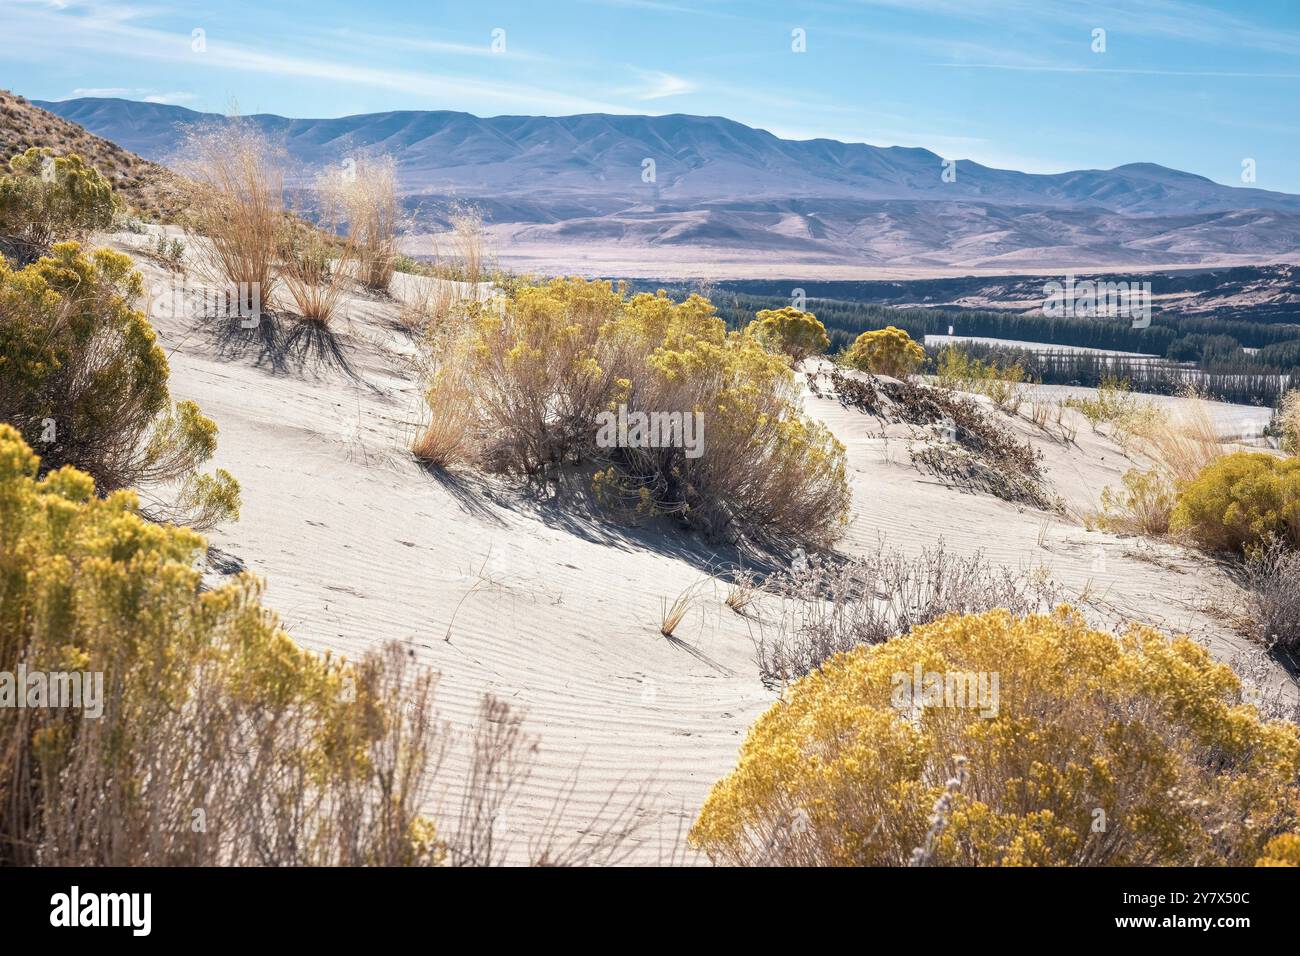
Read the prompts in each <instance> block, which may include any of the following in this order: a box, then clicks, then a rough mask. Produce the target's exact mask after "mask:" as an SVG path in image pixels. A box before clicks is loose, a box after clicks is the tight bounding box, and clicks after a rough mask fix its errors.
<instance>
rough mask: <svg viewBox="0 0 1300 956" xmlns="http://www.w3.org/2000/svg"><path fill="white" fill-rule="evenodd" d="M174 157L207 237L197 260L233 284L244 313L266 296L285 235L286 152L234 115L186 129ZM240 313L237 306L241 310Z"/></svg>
mask: <svg viewBox="0 0 1300 956" xmlns="http://www.w3.org/2000/svg"><path fill="white" fill-rule="evenodd" d="M180 156H181V158H180V159H179V160H177V163H176V165H177V167H178V168H179V169H180V170H181V172H183V173H184V174H185V175H186V176H187V177H188V178H189V180H190V182H189V183H188V194H187V201H188V207H189V219H190V223H191V225H192V227H193V228H194V229H195V230H196V231H197V232H198V233H200V234H201V235H202V236H204V237H206V239H207V240H208V241H207V242H206V243H191V245H193V246H195V248H197V249H199V250H201V252H200V255H199V256H198V265H199V269H200V271H201V272H202V273H203V275H204V277H205V278H206V279H207V280H208V281H209V282H212V283H213V284H216V285H220V286H231V287H233V288H234V289H236V290H238V292H239V296H240V301H239V305H240V307H241V310H248V312H249V313H250V314H252V313H253V312H255V311H257V310H259V309H260V307H261V305H262V304H264V303H268V302H270V301H271V296H272V294H273V293H274V291H275V289H276V285H277V282H278V279H279V276H278V274H277V268H276V267H277V264H278V262H279V259H280V255H281V250H282V247H283V245H284V242H285V233H286V229H287V217H286V214H285V207H284V164H285V160H284V156H283V153H282V151H280V150H278V149H276V148H274V147H273V146H272V145H271V144H270V143H269V142H268V140H267V139H266V137H265V136H264V135H263V134H261V133H260V132H259V131H258V130H256V129H255V128H253V127H252V126H251V125H249V124H247V123H244V122H241V121H239V120H237V119H234V120H229V121H227V122H225V123H222V124H218V125H213V126H204V127H195V128H191V129H190V130H189V131H188V132H187V133H186V136H185V145H184V146H183V148H182V151H181V153H180ZM241 314H242V311H241Z"/></svg>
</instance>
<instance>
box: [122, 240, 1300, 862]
mask: <svg viewBox="0 0 1300 956" xmlns="http://www.w3.org/2000/svg"><path fill="white" fill-rule="evenodd" d="M108 241H111V242H112V243H113V244H115V245H117V246H118V247H119V248H127V249H128V251H132V250H134V249H136V248H138V247H139V245H140V244H141V243H142V241H143V237H139V236H131V235H119V236H114V237H110V238H109V240H108ZM137 259H138V261H139V263H140V266H141V269H142V271H143V272H144V273H145V276H146V287H150V286H163V287H166V285H167V284H168V282H169V278H168V274H167V273H166V272H165V271H164V270H162V269H161V268H160V267H158V266H157V265H156V264H155V263H153V262H151V261H149V260H148V259H145V258H144V257H137ZM400 278H401V282H400V283H399V284H398V289H397V292H398V294H399V295H403V294H406V292H407V289H406V283H407V282H408V277H400ZM345 312H346V315H345V317H344V318H343V319H341V320H339V321H338V322H337V326H336V327H337V332H338V345H339V349H340V355H341V356H342V360H340V359H338V358H337V357H335V356H333V355H324V356H322V355H320V354H316V355H312V354H308V355H306V356H305V357H304V356H303V355H299V354H294V353H292V352H290V353H289V354H281V353H279V352H278V351H277V350H268V349H265V348H262V347H260V346H258V345H256V344H255V340H251V339H245V340H242V341H236V342H231V341H225V342H224V343H223V341H222V339H221V337H220V336H219V334H218V331H217V329H216V328H215V327H214V325H213V324H212V323H210V322H209V323H203V322H196V321H194V320H192V319H187V318H184V317H175V316H173V317H161V318H160V317H155V318H154V322H155V325H156V326H157V327H158V330H159V335H160V340H161V342H162V343H163V345H164V347H165V348H166V349H167V350H168V352H169V355H170V362H171V368H172V390H173V393H174V394H175V395H176V397H178V398H189V399H194V400H196V401H198V402H199V404H200V406H201V407H202V408H203V410H204V412H205V413H206V414H207V415H209V416H211V417H212V418H213V419H215V421H216V422H217V423H218V425H219V427H220V430H221V434H220V444H219V450H218V454H217V458H216V461H215V464H216V465H218V466H221V467H225V468H228V469H229V470H230V471H231V472H232V473H233V474H234V475H235V476H236V477H237V478H238V479H239V481H240V483H241V485H242V489H243V498H244V508H243V514H242V517H241V519H240V520H239V521H238V522H237V523H235V524H231V525H229V526H227V527H223V528H221V529H219V530H218V531H216V532H215V533H213V534H212V535H211V536H210V537H211V542H212V545H213V546H214V549H215V550H214V552H213V556H214V559H215V565H216V566H217V567H218V568H219V570H225V571H232V570H235V569H237V568H240V567H242V568H246V569H247V570H249V571H251V572H253V573H254V574H256V575H258V576H259V577H261V578H263V579H264V580H265V582H266V592H265V601H266V603H267V604H268V605H269V606H270V607H272V608H274V609H275V610H276V611H277V612H279V614H280V615H281V617H282V619H283V623H284V625H285V627H286V628H287V630H288V631H289V633H290V634H291V635H292V636H293V637H294V638H295V639H296V640H297V641H299V642H300V643H301V644H302V645H304V646H306V647H309V648H313V649H320V650H324V649H332V650H334V651H338V652H343V653H345V654H347V655H349V656H360V655H361V654H363V653H365V652H366V651H368V650H371V649H374V648H377V647H378V646H380V645H381V644H382V643H384V642H386V641H399V642H402V644H403V645H405V646H406V647H408V648H409V649H410V650H411V651H412V652H413V654H414V655H415V658H416V659H417V660H418V662H419V663H420V664H422V665H426V666H428V667H430V668H433V669H436V670H437V671H439V672H440V673H441V682H440V685H439V690H438V701H439V707H440V712H441V714H442V716H443V717H444V718H446V719H447V720H449V721H450V722H451V723H452V724H453V725H454V726H457V727H464V726H466V724H467V722H468V721H469V720H470V718H471V717H472V715H473V713H474V711H475V709H476V707H477V705H478V702H479V700H480V698H481V696H482V695H483V694H484V693H485V692H491V693H493V694H495V695H497V696H499V697H501V698H503V699H505V700H506V701H508V702H510V703H511V704H512V705H513V706H516V707H518V708H520V709H522V710H523V711H525V712H526V713H527V717H528V728H529V730H530V731H531V732H532V733H534V734H536V735H537V736H538V737H539V739H540V751H539V756H538V762H537V766H536V769H535V771H534V773H533V775H532V777H531V778H530V779H529V780H528V782H527V784H526V786H525V789H524V793H523V797H522V798H521V799H520V801H519V802H518V804H517V805H516V806H514V807H511V808H510V809H509V810H508V811H507V813H506V816H505V818H503V819H502V820H501V821H499V822H500V824H501V827H500V829H501V831H502V832H503V833H505V834H508V835H509V837H508V839H510V840H512V841H513V842H514V844H515V845H516V846H517V847H518V848H519V849H520V852H522V848H523V847H525V846H526V845H527V844H528V843H529V842H530V840H534V839H536V837H537V835H538V833H539V832H540V831H541V830H542V829H543V828H544V827H545V826H546V820H547V818H548V814H552V811H553V810H554V809H555V806H556V803H557V800H558V801H560V802H561V803H562V804H563V805H562V806H561V807H560V809H559V810H558V812H556V813H554V814H553V815H552V816H551V820H552V823H554V824H555V825H556V829H557V831H558V832H559V833H560V834H561V835H563V836H568V835H576V834H579V833H581V832H583V831H584V828H585V827H587V826H589V824H590V820H591V818H592V817H593V816H595V815H597V814H599V813H600V812H601V810H602V807H606V808H609V807H611V806H612V808H613V809H615V810H616V809H618V808H620V807H623V806H627V805H639V806H640V811H639V815H640V816H641V817H642V819H643V823H644V827H643V829H642V831H641V832H640V834H639V836H638V842H637V845H636V852H635V854H634V856H633V859H636V860H639V861H642V862H654V861H657V860H664V859H668V858H672V857H674V856H676V857H677V858H682V856H683V851H682V850H681V849H680V844H681V842H682V838H683V837H684V833H685V830H686V828H687V827H688V826H689V823H690V821H691V819H692V818H693V815H694V813H695V811H696V810H697V809H698V807H699V806H700V804H701V802H702V801H703V799H704V797H705V795H706V794H707V792H708V789H709V787H710V785H711V784H712V783H713V782H714V781H715V780H716V779H717V778H718V777H719V776H721V775H722V774H724V773H725V772H726V771H727V770H729V769H730V768H731V767H732V766H733V765H734V762H735V757H736V751H737V748H738V746H739V744H740V742H741V740H742V739H743V735H744V733H745V731H746V729H747V728H748V727H749V725H750V724H751V723H752V722H753V720H754V719H755V718H756V717H757V716H758V715H759V714H760V713H761V712H762V711H763V710H764V709H765V708H766V707H767V706H769V705H770V704H771V703H772V701H773V700H774V697H775V695H774V693H773V692H772V691H769V690H766V689H764V687H763V686H762V684H761V683H760V681H759V679H758V672H757V667H756V665H755V662H754V648H753V640H752V636H751V635H752V633H753V631H754V629H755V628H756V627H758V626H760V625H758V624H756V623H755V622H754V621H752V620H748V619H746V618H744V617H741V616H739V615H737V614H735V613H733V612H732V611H731V610H730V609H728V608H727V607H726V606H725V605H724V603H723V598H724V591H723V589H722V588H721V587H720V586H717V585H715V584H714V583H713V582H712V581H710V580H709V576H708V570H709V568H710V567H713V566H715V565H716V564H717V563H718V562H719V561H720V560H721V557H720V556H719V555H718V554H716V553H715V552H713V551H712V550H711V549H710V548H708V547H706V546H705V545H703V544H701V543H700V542H698V541H696V540H695V539H693V538H690V537H679V536H675V535H671V534H666V533H663V532H659V531H649V530H637V529H633V528H620V527H615V526H611V525H609V524H607V523H603V522H593V521H591V520H589V519H588V518H586V517H585V516H583V515H581V514H576V513H571V512H567V511H566V510H565V509H563V508H562V507H560V506H559V505H558V504H557V503H556V502H553V501H540V502H539V501H536V500H532V499H529V498H527V497H524V496H522V495H520V494H518V493H517V492H515V491H514V490H512V489H511V488H510V487H509V486H506V485H502V484H499V483H495V482H487V481H483V480H480V479H478V478H476V477H474V476H473V475H469V474H467V475H465V476H464V477H463V478H459V479H456V480H450V481H449V480H438V479H436V478H434V477H432V476H431V475H430V474H429V473H427V472H426V471H424V470H423V469H421V468H420V467H419V466H418V465H417V464H416V463H415V462H414V461H413V460H412V459H411V458H410V456H409V455H408V454H407V453H406V451H405V449H406V447H407V445H408V443H409V440H410V437H411V436H412V434H413V432H414V430H415V429H416V427H417V425H418V423H419V420H420V416H421V401H420V392H419V388H418V385H417V382H416V377H415V375H414V371H413V369H412V367H411V364H410V362H411V359H412V357H413V355H414V349H413V348H412V345H411V343H410V341H409V337H408V336H407V334H406V333H405V332H404V331H403V330H402V328H401V326H400V324H399V322H398V316H399V307H398V305H397V303H395V302H394V301H392V300H389V299H381V298H377V297H365V296H361V295H354V296H351V297H349V298H348V300H347V302H346V305H345ZM807 402H808V407H809V409H810V410H811V411H812V412H813V413H814V414H816V415H818V416H820V417H821V418H823V419H824V420H825V421H826V422H827V423H828V424H829V425H830V427H831V428H832V429H833V430H834V431H835V433H836V434H837V435H838V436H839V437H840V438H841V439H842V440H843V441H844V442H845V444H846V445H847V447H848V456H849V463H850V475H851V480H852V490H853V497H854V514H853V520H852V523H851V526H850V527H849V529H848V532H847V534H846V536H845V539H844V541H843V542H842V547H843V548H844V550H846V551H849V552H861V551H865V550H870V549H874V548H875V547H876V546H877V543H878V542H879V541H880V540H882V539H883V540H884V541H885V542H886V543H887V544H888V545H890V546H894V547H898V548H901V549H903V550H906V551H911V552H915V551H919V550H920V549H921V548H923V547H925V546H927V545H930V544H933V543H935V542H936V541H937V540H938V539H940V538H942V539H943V540H944V541H945V542H946V544H947V545H948V546H949V547H951V548H953V549H956V550H958V551H961V552H964V553H968V552H972V551H975V550H978V549H984V550H985V551H986V552H987V554H988V556H989V557H990V558H991V559H992V560H994V561H996V562H999V563H1003V564H1006V565H1010V566H1013V567H1026V568H1027V567H1034V566H1039V565H1041V566H1044V567H1046V568H1047V569H1048V570H1049V571H1050V573H1051V574H1052V575H1053V576H1054V577H1055V578H1056V579H1057V580H1058V581H1059V582H1060V583H1061V584H1062V586H1063V587H1064V588H1065V589H1066V591H1067V593H1069V594H1075V595H1077V594H1078V593H1079V592H1081V591H1084V590H1087V591H1089V592H1090V593H1091V594H1092V595H1093V596H1094V597H1095V598H1096V600H1097V606H1098V608H1099V611H1098V613H1099V614H1103V615H1105V614H1110V615H1113V616H1114V617H1115V618H1119V617H1131V618H1134V619H1139V620H1144V621H1149V622H1151V623H1154V624H1158V625H1160V626H1162V627H1165V628H1167V629H1171V630H1179V631H1186V632H1188V633H1191V634H1193V635H1195V636H1196V637H1197V638H1199V639H1201V640H1203V641H1205V642H1206V643H1207V644H1208V646H1209V647H1210V648H1211V650H1212V651H1213V652H1214V653H1215V654H1216V655H1218V656H1219V657H1221V658H1224V659H1230V658H1231V657H1232V656H1233V655H1235V654H1237V653H1239V652H1241V651H1243V650H1247V649H1248V648H1249V642H1248V641H1246V640H1245V639H1244V638H1242V637H1241V636H1239V635H1237V634H1236V633H1234V632H1233V630H1232V629H1231V628H1230V627H1229V626H1228V625H1227V624H1226V623H1225V622H1224V620H1223V618H1222V616H1221V615H1220V614H1218V613H1216V611H1215V610H1214V609H1215V608H1216V607H1217V608H1222V607H1227V606H1229V605H1230V604H1231V602H1232V600H1233V599H1234V596H1233V587H1232V585H1231V584H1230V583H1229V582H1228V580H1227V578H1226V577H1225V575H1224V574H1222V573H1221V572H1220V571H1218V570H1216V569H1215V568H1214V567H1213V565H1211V564H1210V563H1209V562H1207V561H1206V560H1204V559H1203V558H1200V557H1198V556H1196V555H1194V554H1190V553H1188V552H1186V551H1184V550H1182V549H1180V548H1177V547H1173V546H1169V545H1163V544H1151V543H1145V542H1141V541H1137V540H1134V539H1126V538H1121V537H1117V536H1114V535H1109V534H1102V533H1095V532H1088V531H1085V530H1084V529H1083V528H1082V527H1081V526H1079V525H1078V524H1077V523H1073V522H1071V521H1067V520H1065V519H1063V518H1061V517H1060V516H1058V515H1056V514H1048V513H1043V512H1039V511H1036V510H1033V509H1027V508H1024V507H1019V506H1016V505H1014V504H1009V503H1007V502H1004V501H1001V500H998V499H995V498H992V497H988V496H984V495H977V494H967V493H963V492H960V491H957V490H954V489H952V488H950V487H946V486H944V485H942V484H940V483H938V482H937V481H935V480H933V479H931V478H928V477H927V476H924V475H922V474H920V473H919V472H918V471H916V470H915V469H914V468H913V467H912V466H911V465H910V464H909V459H908V454H907V450H906V443H905V442H904V441H903V440H901V439H899V438H887V437H881V436H879V435H878V434H877V432H878V431H879V429H878V428H877V427H876V425H875V423H874V419H868V418H867V417H866V416H864V415H862V414H861V413H860V412H858V411H856V410H852V409H845V408H843V407H841V406H840V405H839V403H838V402H836V401H833V400H830V399H825V398H814V397H812V396H811V395H809V396H808V397H807ZM1246 411H1249V410H1246ZM1225 414H1228V415H1229V416H1230V417H1231V415H1235V414H1236V412H1231V411H1230V412H1227V413H1225ZM1015 427H1017V428H1018V429H1020V430H1021V431H1023V432H1024V434H1025V435H1027V436H1029V437H1030V438H1031V439H1032V440H1034V441H1035V443H1036V444H1039V445H1040V446H1041V447H1042V448H1043V449H1044V450H1045V452H1046V454H1047V463H1048V470H1049V472H1050V475H1051V479H1052V483H1053V485H1054V486H1055V489H1054V490H1055V492H1056V493H1057V494H1059V495H1061V496H1062V498H1063V499H1065V501H1066V502H1067V503H1068V504H1069V506H1070V507H1072V508H1074V509H1084V508H1087V507H1090V506H1092V505H1093V504H1094V503H1095V501H1096V496H1097V494H1098V493H1099V492H1100V490H1101V488H1102V487H1104V486H1105V485H1107V484H1113V483H1115V482H1117V481H1118V479H1119V476H1120V475H1121V474H1122V473H1123V471H1124V470H1125V469H1126V468H1128V467H1130V466H1131V465H1132V462H1130V461H1129V460H1128V459H1126V458H1125V457H1124V456H1123V455H1122V454H1121V452H1120V451H1119V449H1118V448H1117V447H1115V446H1114V445H1113V444H1112V443H1110V442H1109V441H1108V440H1107V439H1105V438H1102V437H1098V436H1095V435H1092V434H1091V433H1090V432H1089V431H1088V428H1087V425H1086V424H1081V427H1080V428H1079V430H1078V443H1077V445H1066V444H1063V443H1061V442H1059V441H1056V440H1052V439H1049V438H1046V437H1045V436H1043V435H1042V433H1041V432H1039V431H1038V430H1037V429H1036V428H1035V427H1034V426H1032V425H1031V424H1030V423H1028V422H1025V421H1023V420H1018V421H1017V422H1016V425H1015ZM214 576H219V572H214ZM689 588H695V589H696V591H695V595H696V599H695V601H694V603H693V605H692V607H691V610H690V612H689V613H688V615H687V617H686V619H685V621H684V622H683V624H682V625H681V627H680V628H679V629H678V631H677V635H676V639H675V640H669V639H666V638H664V637H663V636H662V635H661V634H660V633H659V622H660V616H661V606H662V602H663V601H665V600H667V601H669V602H671V601H672V600H673V599H674V598H676V597H677V596H678V595H679V594H681V593H682V592H683V591H685V590H687V589H689ZM763 613H764V612H763V611H762V610H761V609H760V610H759V612H758V614H759V616H760V617H761V616H762V614H763ZM1274 677H1275V679H1277V680H1282V678H1281V677H1280V676H1278V675H1276V674H1275V675H1274ZM459 759H460V758H459V757H457V756H455V755H454V754H453V756H451V757H449V758H448V763H447V768H448V770H449V772H448V773H446V774H443V775H442V777H441V778H440V779H443V780H451V781H452V784H451V786H452V787H453V788H454V785H455V784H454V781H455V779H456V775H455V769H456V767H457V766H458V764H457V761H458V760H459ZM440 786H444V787H445V786H446V785H445V784H443V785H440ZM452 797H454V794H452V793H448V792H446V791H445V790H439V796H438V797H437V798H436V799H450V798H452ZM607 812H608V810H607ZM557 821H558V822H557ZM685 858H686V859H687V860H688V861H689V860H690V859H691V858H690V856H689V854H686V855H685Z"/></svg>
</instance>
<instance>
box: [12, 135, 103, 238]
mask: <svg viewBox="0 0 1300 956" xmlns="http://www.w3.org/2000/svg"><path fill="white" fill-rule="evenodd" d="M116 208H117V206H116V201H115V200H114V198H113V188H112V186H111V185H110V184H109V182H108V180H107V179H105V178H104V177H103V176H102V175H100V173H99V171H98V170H96V169H95V168H94V167H93V166H88V165H86V163H85V161H84V160H82V158H81V157H80V156H78V155H76V154H75V153H71V154H69V155H67V156H56V155H55V154H54V151H53V150H52V149H49V148H48V147H45V148H37V147H35V146H33V147H32V148H31V149H29V150H27V151H26V152H25V153H20V154H19V155H17V156H15V157H13V158H12V159H11V160H9V173H8V174H6V175H3V176H0V234H3V235H6V236H9V237H10V238H13V239H16V240H18V241H19V242H20V243H22V244H23V245H25V246H26V247H27V248H28V250H30V251H31V252H33V253H37V254H39V253H40V252H43V251H44V250H45V249H47V248H48V247H49V245H50V243H51V242H52V241H54V240H56V239H78V238H84V236H85V235H86V234H87V233H88V232H91V231H92V230H95V229H107V228H108V227H109V226H111V225H112V223H113V214H114V212H115V211H116Z"/></svg>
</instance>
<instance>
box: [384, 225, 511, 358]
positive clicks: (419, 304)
mask: <svg viewBox="0 0 1300 956" xmlns="http://www.w3.org/2000/svg"><path fill="white" fill-rule="evenodd" d="M448 219H449V222H450V225H451V230H450V238H449V239H448V240H445V241H444V242H442V243H439V242H438V241H437V240H436V239H435V240H434V246H433V259H432V261H430V262H427V263H424V262H421V263H416V262H413V261H407V262H406V263H404V271H407V272H410V273H412V274H413V275H416V276H419V277H420V279H421V281H422V283H423V284H422V286H421V288H420V290H419V292H417V294H416V296H415V301H414V302H412V303H409V304H408V305H407V307H406V308H405V309H404V318H405V320H406V322H407V324H408V325H410V326H412V327H414V328H416V329H418V330H420V331H422V332H424V333H425V334H426V335H431V336H433V338H434V343H433V344H435V346H438V347H440V345H441V344H442V339H443V338H444V335H443V333H444V331H445V326H446V324H447V322H448V321H449V320H450V319H452V318H453V317H456V316H459V315H461V313H462V311H463V308H464V306H465V305H466V304H467V303H469V302H475V301H477V300H478V298H479V292H478V285H479V283H481V282H484V281H486V280H487V278H488V276H489V275H491V274H493V273H494V272H495V270H494V268H493V267H492V266H491V263H492V261H493V257H492V253H491V251H490V250H489V248H488V245H487V235H486V232H485V231H484V228H483V216H482V213H481V212H480V211H479V210H478V208H477V207H475V206H469V205H462V204H456V205H453V206H452V208H451V211H450V212H449V213H448ZM399 258H400V257H399ZM435 350H436V348H435Z"/></svg>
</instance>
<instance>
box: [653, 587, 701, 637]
mask: <svg viewBox="0 0 1300 956" xmlns="http://www.w3.org/2000/svg"><path fill="white" fill-rule="evenodd" d="M698 587H699V585H698V584H692V585H691V586H690V587H688V588H687V589H686V590H685V591H683V592H682V593H681V594H679V595H677V597H676V598H675V599H674V600H673V602H672V603H671V604H669V603H668V598H666V597H664V598H660V599H659V610H660V614H659V633H660V634H662V635H663V636H664V637H672V636H673V632H674V631H676V630H677V626H678V625H679V624H681V623H682V619H683V618H685V617H686V614H687V612H689V611H690V609H691V607H692V606H693V605H694V604H695V592H696V589H697V588H698Z"/></svg>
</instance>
